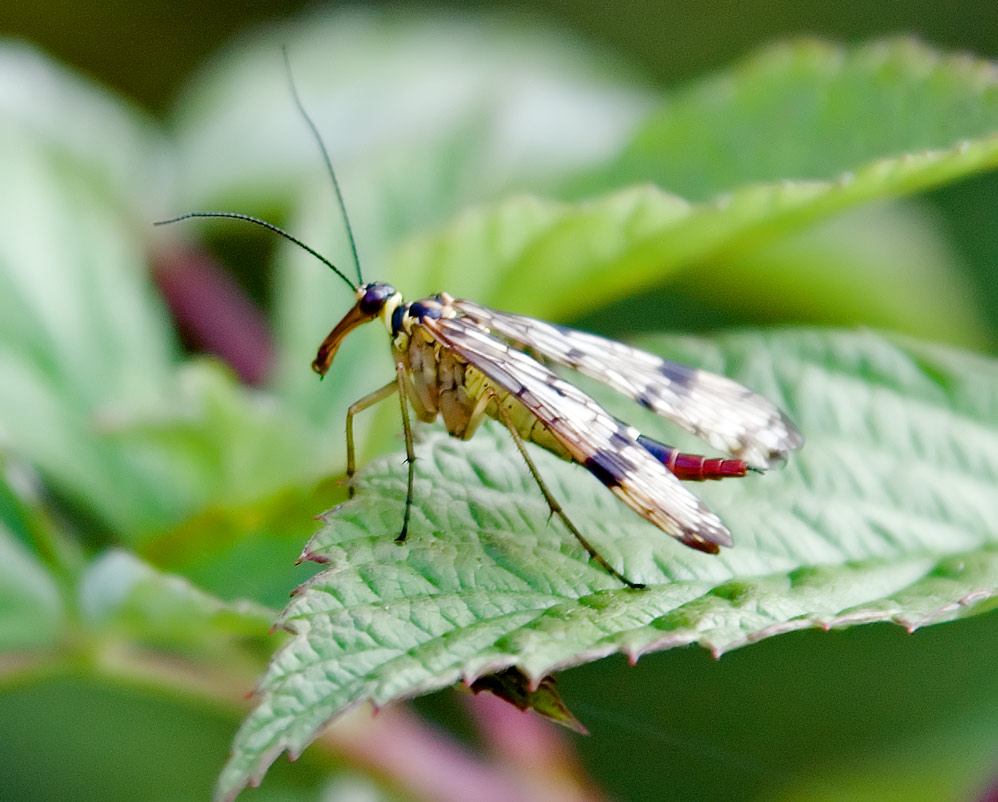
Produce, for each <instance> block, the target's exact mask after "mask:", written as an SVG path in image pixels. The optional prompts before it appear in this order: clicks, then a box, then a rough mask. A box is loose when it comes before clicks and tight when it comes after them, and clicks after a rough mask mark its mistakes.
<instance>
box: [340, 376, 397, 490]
mask: <svg viewBox="0 0 998 802" xmlns="http://www.w3.org/2000/svg"><path fill="white" fill-rule="evenodd" d="M398 389H399V383H398V381H397V380H396V379H393V380H392V381H390V382H388V384H386V385H385V386H384V387H379V388H378V389H377V390H375V391H374V392H373V393H369V394H368V395H365V396H364V397H363V398H362V399H360V400H359V401H356V402H355V403H353V404H351V405H350V408H349V409H348V410H347V482H349V491H348V492H349V494H350V498H353V475H354V474H355V473H356V472H357V463H356V459H355V453H354V446H353V417H354V415H356V414H357V413H358V412H363V411H364V410H365V409H369V408H370V407H373V406H374V405H375V404H377V403H378V402H379V401H384V400H385V399H386V398H388V396H390V395H391V394H392V393H394V392H396V391H398ZM404 398H405V396H404V395H403V399H404ZM402 408H403V410H404V409H405V401H404V400H403V402H402ZM404 417H405V416H404V415H403V420H404Z"/></svg>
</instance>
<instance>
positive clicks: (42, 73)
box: [0, 40, 171, 232]
mask: <svg viewBox="0 0 998 802" xmlns="http://www.w3.org/2000/svg"><path fill="white" fill-rule="evenodd" d="M0 130H3V131H4V132H5V133H10V132H15V133H16V136H17V137H19V138H24V139H26V140H29V141H31V142H33V143H34V144H36V145H38V146H39V147H40V148H43V149H45V150H46V151H47V152H49V153H52V154H59V157H60V158H61V159H62V160H63V161H64V163H75V164H76V165H78V166H82V167H83V169H84V170H85V171H86V173H87V177H88V181H89V182H90V183H91V185H92V186H93V187H94V188H96V189H98V190H99V191H100V192H101V193H102V194H104V195H105V196H106V197H107V199H108V200H112V201H113V203H114V204H115V205H116V206H117V207H118V208H119V209H122V210H127V211H128V213H129V214H131V215H132V216H133V219H134V220H141V221H144V220H147V219H149V218H150V210H152V209H154V208H156V207H157V205H158V204H159V203H160V202H161V198H162V195H163V193H164V191H165V189H166V187H167V186H168V185H169V184H170V182H171V178H170V173H169V171H168V169H167V168H168V163H167V159H166V156H167V150H166V140H165V137H164V136H163V134H162V132H161V131H160V130H159V128H158V126H157V125H156V124H155V123H154V121H153V120H152V118H151V117H149V116H148V115H146V114H145V113H144V112H143V111H141V110H140V109H139V108H138V107H136V106H133V105H130V104H129V103H127V102H126V101H125V99H124V98H122V97H115V96H114V95H112V94H111V92H110V91H108V90H107V89H104V88H101V87H98V86H96V85H94V84H92V83H91V82H89V81H88V80H87V79H85V78H83V77H82V76H80V75H78V74H76V73H74V72H72V71H71V70H69V69H67V68H66V67H64V66H62V65H59V64H57V63H54V62H52V61H51V60H49V59H48V58H47V57H46V56H44V55H42V54H41V53H40V52H39V51H37V50H35V49H33V48H32V47H30V46H29V45H27V44H25V43H23V42H16V41H4V40H0ZM8 158H10V156H8V155H6V154H5V158H4V161H5V163H8V164H9V162H7V159H8ZM0 175H2V174H0ZM4 184H5V190H4V195H6V196H9V195H10V192H11V190H10V188H9V187H7V186H6V181H5V182H4ZM21 219H22V221H23V220H24V219H25V218H23V217H22V218H21ZM61 224H62V223H61V222H60V221H59V220H53V221H52V226H53V227H52V228H50V229H48V230H49V231H50V232H52V231H57V230H58V228H59V226H60V225H61Z"/></svg>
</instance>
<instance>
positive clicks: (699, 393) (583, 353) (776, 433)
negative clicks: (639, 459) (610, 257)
mask: <svg viewBox="0 0 998 802" xmlns="http://www.w3.org/2000/svg"><path fill="white" fill-rule="evenodd" d="M453 305H454V307H455V308H456V309H458V310H459V311H460V312H462V313H463V314H465V315H467V316H468V317H469V318H471V319H472V320H473V321H475V322H476V323H479V324H480V325H482V326H484V327H485V328H487V329H489V330H491V331H493V332H495V333H497V334H499V335H501V336H502V337H506V338H508V339H510V340H513V341H515V342H517V343H522V345H523V346H524V347H527V348H530V349H531V350H533V351H535V352H536V353H538V354H541V355H542V356H544V357H545V358H547V359H550V360H551V361H553V362H557V363H558V364H560V365H564V366H565V367H568V368H572V369H573V370H577V371H579V373H582V374H583V375H585V376H589V377H590V378H592V379H595V380H597V381H600V382H602V383H604V384H606V385H607V386H609V387H611V388H613V389H614V390H616V391H617V392H619V393H621V394H623V395H625V396H627V397H628V398H631V399H633V400H634V401H637V402H638V403H639V404H641V405H642V406H644V407H646V408H648V409H650V410H652V411H653V412H655V413H656V414H658V415H661V416H662V417H664V418H668V419H669V420H671V421H673V422H675V423H677V424H678V425H680V426H682V427H683V428H684V429H686V430H687V431H689V432H692V433H693V434H695V435H696V436H697V437H699V438H701V439H702V440H704V441H706V442H707V443H709V444H710V445H711V446H713V447H714V448H716V449H718V450H720V451H724V452H726V453H728V454H730V455H732V456H733V457H737V458H739V459H742V460H745V462H747V463H748V464H749V465H750V466H752V467H753V468H770V467H772V466H774V465H777V464H781V463H783V462H785V461H786V458H787V455H788V454H789V453H790V452H791V451H793V450H794V449H797V448H800V446H801V444H802V443H803V438H802V437H801V435H800V432H799V431H798V430H797V427H796V426H794V424H793V423H792V422H791V421H790V420H789V419H788V418H787V417H786V415H784V414H783V412H781V411H780V410H779V409H778V408H777V407H776V406H775V405H774V404H772V403H770V402H769V401H767V400H766V399H765V398H763V397H762V396H760V395H758V394H757V393H754V392H752V391H751V390H749V389H748V388H747V387H743V386H742V385H740V384H738V383H737V382H735V381H732V380H731V379H728V378H725V377H724V376H718V375H717V374H715V373H710V372H708V371H705V370H700V369H698V368H692V367H689V366H687V365H681V364H679V363H678V362H670V361H669V360H667V359H662V358H661V357H657V356H655V355H654V354H649V353H648V352H646V351H640V350H638V349H637V348H631V347H630V346H627V345H624V344H623V343H619V342H615V341H614V340H608V339H606V338H605V337H598V336H596V335H595V334H586V333H585V332H581V331H576V330H575V329H568V328H564V327H562V326H555V325H554V324H551V323H545V322H543V321H540V320H535V319H533V318H529V317H523V316H522V315H513V314H510V313H508V312H497V311H495V310H492V309H487V308H486V307H484V306H479V305H478V304H476V303H473V302H471V301H464V300H460V301H454V304H453Z"/></svg>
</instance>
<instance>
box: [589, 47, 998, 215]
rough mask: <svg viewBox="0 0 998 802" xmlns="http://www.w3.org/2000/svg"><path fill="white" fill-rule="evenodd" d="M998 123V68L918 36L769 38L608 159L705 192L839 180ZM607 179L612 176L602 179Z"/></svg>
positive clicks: (618, 169) (621, 168) (637, 173)
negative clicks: (853, 42)
mask: <svg viewBox="0 0 998 802" xmlns="http://www.w3.org/2000/svg"><path fill="white" fill-rule="evenodd" d="M996 131H998V79H996V76H995V72H994V66H993V65H992V64H991V63H990V62H987V61H984V60H981V59H975V58H973V57H971V56H968V55H965V54H962V53H960V54H948V53H942V52H939V51H937V50H934V49H932V48H930V47H928V46H926V45H923V44H921V43H919V42H917V41H914V40H910V39H892V40H886V41H879V42H873V43H871V44H867V45H864V46H860V47H854V48H844V47H837V46H835V45H833V44H829V43H826V42H820V41H812V40H804V41H798V42H789V43H780V44H775V45H772V46H769V47H767V48H765V49H763V50H761V51H760V52H758V53H756V54H755V55H753V56H751V57H749V58H748V59H745V60H744V61H743V62H741V63H740V64H737V65H735V66H734V67H733V68H732V69H729V70H725V71H723V72H721V73H719V74H718V75H715V76H713V77H710V78H707V79H705V80H702V81H699V82H696V83H693V84H692V85H690V86H689V87H687V88H686V89H684V90H681V91H679V92H676V93H675V94H674V95H673V96H672V97H671V98H670V99H669V100H668V102H666V103H665V104H663V105H662V107H661V109H659V110H658V111H657V112H656V113H655V114H654V115H653V116H651V117H650V118H649V119H648V120H647V121H646V122H645V123H644V125H642V126H641V128H640V129H639V131H638V133H637V134H636V136H635V137H634V141H633V142H632V143H631V144H630V146H629V147H628V148H627V149H626V150H625V151H624V153H623V154H622V155H621V157H620V159H619V160H618V161H617V162H614V163H613V164H612V165H611V166H610V167H608V168H607V170H606V174H607V175H609V176H612V180H613V182H614V185H620V184H621V183H627V182H633V181H639V180H645V181H654V182H655V183H656V184H658V185H659V186H661V187H663V188H666V189H669V190H671V191H672V192H676V193H678V194H680V195H683V196H684V197H686V198H689V199H691V200H700V201H705V200H707V199H709V198H710V197H712V196H714V195H716V194H717V193H719V192H726V191H730V190H731V189H733V188H735V187H739V186H742V185H744V184H747V183H756V182H771V181H777V180H785V179H793V180H831V179H833V178H835V177H836V176H838V175H839V174H841V173H843V172H846V171H849V170H855V169H856V168H857V167H858V166H860V165H863V164H867V163H869V162H872V161H875V160H880V159H883V158H885V157H889V156H893V157H901V156H903V155H904V154H906V153H916V154H917V153H920V152H921V151H925V150H952V149H954V148H958V147H959V145H960V143H961V142H963V141H965V140H971V139H983V138H985V137H989V136H991V135H993V134H994V133H995V132H996ZM600 185H602V186H605V183H602V182H601V183H600Z"/></svg>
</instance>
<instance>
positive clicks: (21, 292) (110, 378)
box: [0, 129, 174, 529]
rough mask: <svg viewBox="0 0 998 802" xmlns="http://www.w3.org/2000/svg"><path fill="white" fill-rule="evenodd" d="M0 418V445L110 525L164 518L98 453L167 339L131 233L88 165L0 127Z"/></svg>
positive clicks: (156, 381) (156, 368)
mask: <svg viewBox="0 0 998 802" xmlns="http://www.w3.org/2000/svg"><path fill="white" fill-rule="evenodd" d="M0 151H2V152H3V153H4V154H5V157H4V165H5V170H4V182H3V183H4V192H3V193H0V372H2V374H3V376H4V381H3V382H0V420H2V421H3V426H4V437H5V440H6V443H7V447H8V448H10V449H12V450H13V451H14V452H15V453H17V454H19V455H21V456H22V457H23V458H24V459H25V460H27V461H28V462H29V463H30V464H32V465H34V466H36V467H38V468H39V469H40V470H41V472H42V473H43V474H44V475H45V477H46V478H47V479H50V480H53V481H55V482H56V483H57V484H58V485H60V486H61V487H63V488H64V489H65V490H66V491H67V492H68V493H69V495H70V496H72V497H73V498H75V499H77V500H79V501H81V502H83V503H85V505H86V506H87V507H90V508H92V509H94V510H96V511H98V512H99V513H100V514H101V515H102V516H104V517H105V518H106V520H107V521H109V522H110V523H111V524H112V525H113V526H115V527H118V528H121V529H125V528H128V527H130V526H136V525H141V524H142V523H146V524H148V522H149V521H150V520H151V519H155V518H157V517H158V515H160V514H162V512H163V510H162V505H163V504H164V501H165V500H164V499H163V497H162V495H161V494H160V492H159V489H158V488H156V487H154V486H150V485H149V484H148V482H147V481H146V479H147V477H146V476H144V475H143V473H142V472H141V471H138V470H136V468H137V458H136V455H134V454H125V453H121V452H117V451H115V450H114V449H111V448H108V446H107V443H106V442H105V441H103V440H102V439H101V438H100V437H99V435H98V432H99V428H100V425H99V423H98V419H99V418H100V416H101V415H102V414H104V413H105V412H108V411H109V410H108V406H109V405H111V404H114V405H121V406H125V407H127V406H128V405H129V404H130V403H137V402H139V401H142V400H148V399H150V398H151V397H154V396H155V395H156V394H157V393H158V392H159V390H160V388H161V386H162V382H164V381H165V379H166V378H167V376H168V375H169V371H170V369H171V367H172V362H173V358H174V357H173V351H174V344H173V339H172V335H171V334H170V331H169V328H168V325H167V321H166V317H165V315H164V313H163V310H162V308H161V306H160V304H159V303H158V302H157V301H156V300H155V298H154V297H153V292H152V289H151V287H150V286H149V284H148V282H147V281H146V279H145V268H144V255H143V251H142V247H141V243H140V242H139V241H138V239H137V237H136V235H135V232H133V231H131V230H130V228H129V227H128V226H127V225H126V224H125V223H124V222H123V221H122V220H121V218H120V216H119V215H118V214H117V213H116V211H115V210H114V209H113V208H112V207H111V206H110V205H109V204H108V202H107V201H106V199H105V197H104V196H103V193H101V192H100V191H99V190H98V189H97V188H95V187H94V186H93V182H92V181H91V179H90V177H89V175H88V174H87V172H86V170H85V169H84V168H83V167H81V166H80V165H75V164H73V163H72V162H71V161H69V160H67V159H65V158H63V157H60V156H59V155H58V154H56V153H53V152H52V151H50V150H47V149H45V148H43V147H40V146H39V145H38V144H36V143H35V142H33V141H31V140H29V139H28V138H27V137H26V136H23V135H21V134H16V133H12V132H11V131H10V130H7V129H0Z"/></svg>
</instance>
